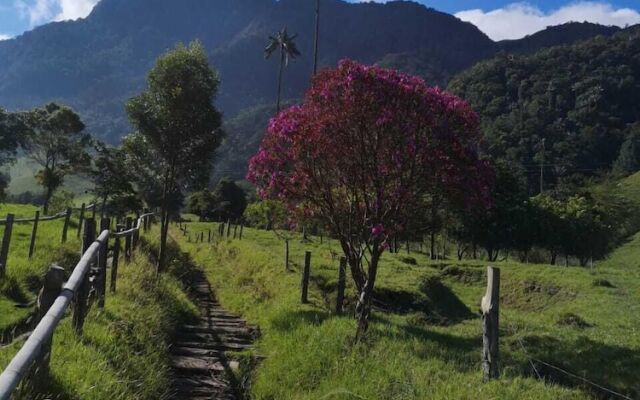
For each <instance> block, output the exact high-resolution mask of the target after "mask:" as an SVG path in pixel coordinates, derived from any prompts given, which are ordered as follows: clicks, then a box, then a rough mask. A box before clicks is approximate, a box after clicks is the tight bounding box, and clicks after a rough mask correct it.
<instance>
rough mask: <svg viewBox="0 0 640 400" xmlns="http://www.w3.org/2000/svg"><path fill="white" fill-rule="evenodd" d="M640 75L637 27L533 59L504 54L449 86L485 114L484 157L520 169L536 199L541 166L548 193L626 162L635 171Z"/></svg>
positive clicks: (562, 48)
mask: <svg viewBox="0 0 640 400" xmlns="http://www.w3.org/2000/svg"><path fill="white" fill-rule="evenodd" d="M639 76H640V28H638V27H635V28H630V29H627V30H624V31H622V32H620V33H617V34H615V35H613V36H611V37H604V36H598V37H596V38H593V39H591V40H588V41H585V42H581V43H579V44H575V45H570V46H560V47H555V48H551V49H547V50H542V51H539V52H537V53H535V54H532V55H523V56H514V55H511V54H507V53H503V54H501V55H499V56H498V57H496V58H494V59H492V60H490V61H486V62H482V63H480V64H478V65H476V66H474V67H473V68H471V69H470V70H468V71H466V72H464V73H462V74H460V75H459V76H458V77H457V78H455V79H454V80H453V81H452V82H451V83H450V85H449V88H450V90H451V91H452V92H453V93H456V94H457V95H459V96H461V97H462V98H464V99H466V100H467V101H469V102H470V104H471V106H472V107H473V108H474V109H475V110H476V111H477V112H478V113H479V114H480V116H481V120H482V131H483V132H484V135H485V140H486V143H485V145H484V146H483V150H484V152H486V153H487V154H488V155H490V156H491V157H492V158H493V159H501V160H505V161H506V162H509V163H512V164H515V165H519V166H520V167H521V168H522V170H523V171H525V176H526V178H527V180H528V187H529V192H530V193H531V194H537V193H538V192H539V190H540V182H539V176H540V169H541V168H542V169H543V172H544V182H543V183H544V188H545V189H549V188H553V187H554V186H556V185H557V184H570V183H575V182H578V183H580V182H581V179H583V178H584V177H585V176H591V175H594V174H597V173H598V172H599V171H603V170H607V169H609V168H610V167H611V166H612V164H613V163H614V162H615V161H616V160H617V159H619V158H622V159H621V161H620V163H621V165H622V166H623V167H624V168H625V169H627V170H628V169H629V168H635V167H634V160H633V158H634V157H635V155H634V152H635V150H634V147H635V144H634V143H635V142H634V141H635V140H636V139H634V135H636V134H635V133H634V132H635V130H634V128H633V124H634V123H636V122H637V121H638V120H639V119H640V78H639ZM623 143H626V144H625V145H624V146H623ZM621 149H622V150H623V151H624V153H623V154H621ZM623 164H624V165H623Z"/></svg>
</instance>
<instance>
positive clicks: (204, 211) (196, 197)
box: [187, 189, 218, 221]
mask: <svg viewBox="0 0 640 400" xmlns="http://www.w3.org/2000/svg"><path fill="white" fill-rule="evenodd" d="M217 206H218V201H217V199H216V197H215V196H214V195H213V193H211V191H210V190H208V189H205V190H202V191H199V192H195V193H192V194H191V196H189V198H188V199H187V212H189V213H191V214H195V215H197V216H198V217H200V221H205V220H208V219H210V218H211V217H212V215H213V213H214V212H215V210H216V208H217Z"/></svg>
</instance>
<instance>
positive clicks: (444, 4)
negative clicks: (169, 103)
mask: <svg viewBox="0 0 640 400" xmlns="http://www.w3.org/2000/svg"><path fill="white" fill-rule="evenodd" d="M98 1H99V0H0V40H2V39H7V38H10V37H14V36H17V35H20V34H21V33H23V32H24V31H27V30H30V29H33V28H34V27H36V26H39V25H42V24H45V23H48V22H51V21H61V20H69V19H77V18H82V17H85V16H87V15H88V14H89V12H91V9H92V8H93V6H94V5H95V4H96V3H97V2H98ZM131 1H135V0H131ZM176 1H181V0H176ZM350 1H353V2H357V1H361V0H350ZM379 1H381V0H379ZM419 1H420V2H421V3H423V4H425V5H427V6H429V7H433V8H435V9H438V10H441V11H445V12H448V13H451V14H454V15H456V16H457V17H458V18H460V19H462V20H465V21H469V22H471V23H473V24H475V25H476V26H478V27H479V28H480V29H481V30H482V31H483V32H485V33H486V34H487V35H489V37H491V38H492V39H494V40H501V39H517V38H520V37H523V36H525V35H527V34H531V33H534V32H537V31H538V30H540V29H544V28H545V27H546V26H549V25H557V24H560V23H564V22H568V21H580V22H582V21H590V22H596V23H601V24H604V25H618V26H625V25H627V24H629V25H631V24H637V23H640V0H528V1H524V2H522V1H517V0H516V1H515V2H514V0H419Z"/></svg>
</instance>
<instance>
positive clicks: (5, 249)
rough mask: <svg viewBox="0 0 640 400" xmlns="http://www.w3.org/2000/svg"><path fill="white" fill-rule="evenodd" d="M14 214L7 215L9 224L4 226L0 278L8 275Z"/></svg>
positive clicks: (0, 255)
mask: <svg viewBox="0 0 640 400" xmlns="http://www.w3.org/2000/svg"><path fill="white" fill-rule="evenodd" d="M14 218H15V216H14V215H13V214H7V222H6V223H5V225H4V235H3V236H2V247H1V248H0V277H3V276H4V275H5V274H6V273H7V259H8V258H9V245H10V244H11V232H12V231H13V220H14Z"/></svg>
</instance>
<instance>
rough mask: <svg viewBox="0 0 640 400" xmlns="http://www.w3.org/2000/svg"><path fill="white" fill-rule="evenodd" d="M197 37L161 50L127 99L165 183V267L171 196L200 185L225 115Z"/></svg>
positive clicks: (162, 257) (162, 263)
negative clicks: (143, 82) (142, 84)
mask: <svg viewBox="0 0 640 400" xmlns="http://www.w3.org/2000/svg"><path fill="white" fill-rule="evenodd" d="M219 82H220V81H219V79H218V76H217V73H216V72H215V71H214V70H212V68H211V67H210V65H209V63H208V60H207V55H206V53H205V51H204V48H203V47H202V45H201V44H200V43H199V42H194V43H191V44H190V45H189V46H188V47H185V46H183V45H181V44H179V45H178V46H177V47H176V48H175V49H174V50H172V51H169V52H168V53H166V54H164V55H162V56H161V57H160V58H159V59H158V61H157V62H156V65H155V66H154V67H153V69H152V70H151V72H150V73H149V76H148V79H147V86H146V88H145V89H144V91H143V92H142V93H141V94H140V95H139V96H136V97H134V98H132V99H130V100H129V102H128V103H127V112H128V114H129V119H130V120H131V123H132V125H133V126H134V127H135V128H136V129H137V133H136V135H140V136H142V137H144V139H143V140H142V142H143V143H144V144H146V145H147V146H148V148H147V149H137V150H142V151H144V152H146V154H147V156H148V157H143V158H141V159H146V160H147V161H150V158H151V159H153V161H152V163H151V164H152V165H153V168H154V170H155V171H156V172H155V174H157V175H158V178H159V182H160V185H161V186H162V193H161V194H160V199H161V205H160V208H161V238H160V252H159V256H158V271H162V270H163V269H164V266H165V257H166V243H167V233H168V229H169V211H170V198H171V197H172V196H174V195H175V194H176V193H180V192H181V189H182V188H189V187H198V186H200V187H202V186H204V185H205V184H206V181H207V179H208V176H209V172H210V170H211V168H210V164H211V162H212V159H213V154H214V152H215V150H216V148H217V147H218V146H219V144H220V141H221V139H222V131H221V129H220V125H221V114H220V113H219V112H218V110H216V108H215V107H214V105H213V100H214V97H215V95H216V92H217V90H218V86H219ZM140 143H141V140H138V144H140Z"/></svg>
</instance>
